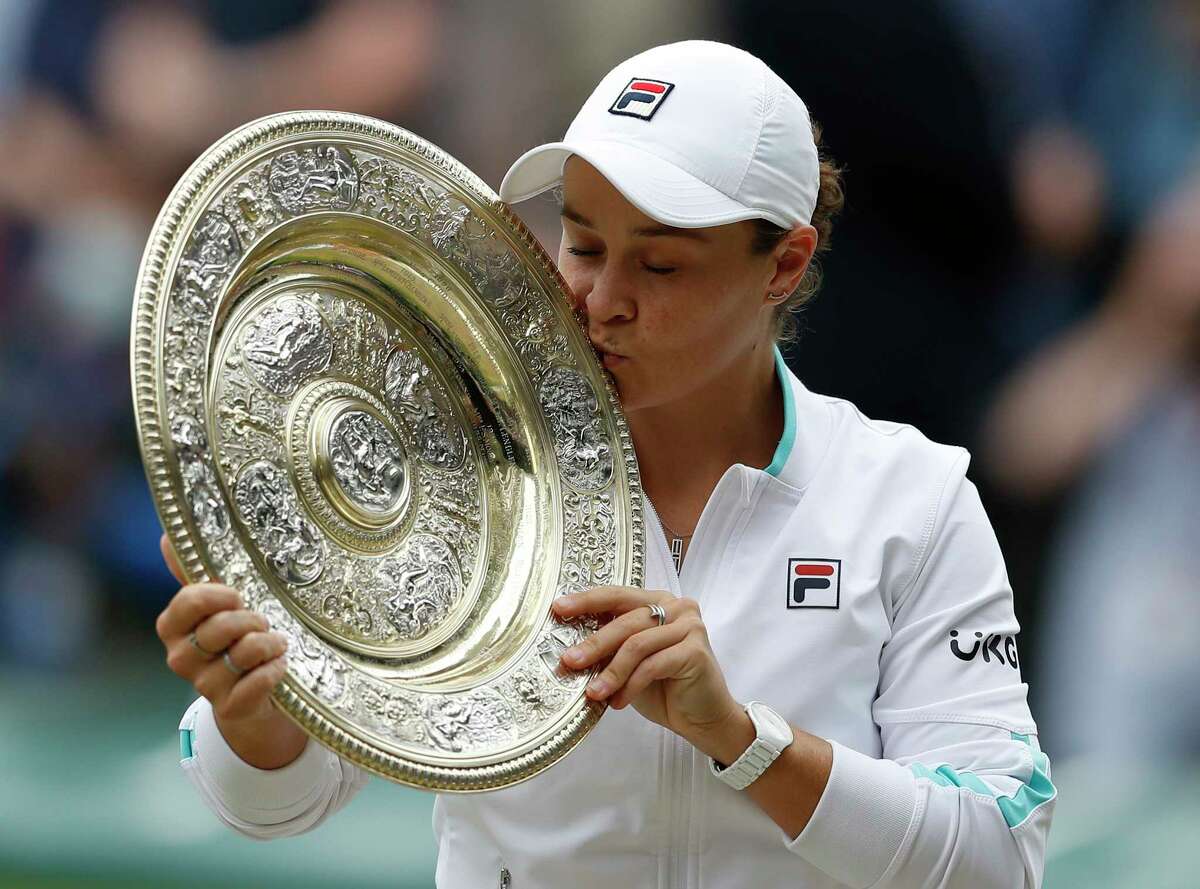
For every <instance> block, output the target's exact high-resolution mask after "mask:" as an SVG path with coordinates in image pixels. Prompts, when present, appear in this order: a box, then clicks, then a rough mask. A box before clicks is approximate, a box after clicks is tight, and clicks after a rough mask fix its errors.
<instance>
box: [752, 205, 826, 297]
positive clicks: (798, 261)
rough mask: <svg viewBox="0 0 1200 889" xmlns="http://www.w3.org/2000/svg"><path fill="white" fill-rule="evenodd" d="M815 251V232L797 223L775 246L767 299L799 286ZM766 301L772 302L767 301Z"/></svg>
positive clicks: (813, 229)
mask: <svg viewBox="0 0 1200 889" xmlns="http://www.w3.org/2000/svg"><path fill="white" fill-rule="evenodd" d="M816 251H817V230H816V229H815V228H814V227H813V226H811V225H807V224H806V223H803V222H797V223H796V224H795V225H794V226H793V227H792V230H791V231H790V232H788V233H787V234H786V235H785V236H784V237H783V239H782V240H781V241H780V242H779V243H778V244H776V245H775V250H774V251H773V254H772V256H773V259H774V260H775V273H774V274H773V275H772V276H771V280H770V281H769V282H767V292H766V293H764V294H763V297H764V299H767V298H768V297H769V295H770V294H772V293H775V294H780V295H781V296H782V295H786V294H789V293H791V292H792V291H793V290H795V289H796V288H797V287H799V286H800V280H801V279H802V278H803V277H804V272H805V271H806V270H807V269H808V264H809V263H810V262H812V258H813V254H814V253H816ZM768 301H769V302H770V301H772V300H769V299H768Z"/></svg>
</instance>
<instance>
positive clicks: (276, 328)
mask: <svg viewBox="0 0 1200 889" xmlns="http://www.w3.org/2000/svg"><path fill="white" fill-rule="evenodd" d="M242 354H243V355H244V356H245V359H246V372H247V373H249V374H250V377H251V379H253V380H254V381H255V382H256V383H258V384H259V385H260V386H262V387H263V388H264V389H266V390H267V391H268V392H273V393H274V394H276V395H284V396H286V395H291V394H292V393H293V392H295V391H296V388H297V387H298V386H299V385H300V384H301V383H303V382H305V381H306V380H308V379H310V378H312V377H313V376H314V375H315V374H317V373H319V372H320V371H322V370H324V369H325V367H326V366H327V365H328V364H329V359H330V357H331V356H332V355H333V337H332V336H331V335H330V332H329V327H328V326H327V325H326V324H325V320H324V319H323V318H322V317H321V313H320V312H318V311H317V310H316V309H315V308H313V307H312V306H311V305H309V304H308V303H307V302H305V301H304V300H302V299H298V298H297V297H295V296H285V297H283V298H282V299H279V300H278V301H276V302H273V303H272V304H271V305H270V306H268V307H267V308H266V309H264V310H263V312H262V313H261V314H260V315H259V316H258V317H257V318H255V319H254V320H253V321H252V322H251V323H250V324H249V325H248V326H247V328H246V334H245V338H244V340H243V341H242Z"/></svg>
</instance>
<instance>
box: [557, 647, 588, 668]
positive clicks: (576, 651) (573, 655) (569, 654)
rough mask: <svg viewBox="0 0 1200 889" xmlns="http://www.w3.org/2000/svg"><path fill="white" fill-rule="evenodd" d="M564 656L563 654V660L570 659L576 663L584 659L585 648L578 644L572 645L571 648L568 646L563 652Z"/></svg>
mask: <svg viewBox="0 0 1200 889" xmlns="http://www.w3.org/2000/svg"><path fill="white" fill-rule="evenodd" d="M562 656H563V660H566V661H570V662H571V663H573V664H574V663H577V662H578V661H580V660H582V659H583V650H582V649H580V648H578V647H577V646H574V645H572V646H571V647H570V648H568V649H567V650H566V651H564V652H563V653H562Z"/></svg>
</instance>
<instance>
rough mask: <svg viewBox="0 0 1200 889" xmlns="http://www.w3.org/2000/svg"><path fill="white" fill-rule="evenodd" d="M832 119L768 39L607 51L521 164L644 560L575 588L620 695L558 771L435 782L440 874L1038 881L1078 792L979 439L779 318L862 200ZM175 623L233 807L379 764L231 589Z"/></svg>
mask: <svg viewBox="0 0 1200 889" xmlns="http://www.w3.org/2000/svg"><path fill="white" fill-rule="evenodd" d="M817 138H818V137H816V136H815V135H814V127H813V126H812V124H811V122H810V120H809V115H808V112H807V109H806V108H805V106H804V104H803V102H802V101H801V100H800V98H799V97H798V96H797V95H796V94H795V93H794V92H793V91H792V90H791V89H790V88H789V87H788V86H787V84H785V83H784V82H783V81H782V80H781V79H780V78H779V77H777V76H776V75H775V74H774V73H773V72H772V71H771V70H770V69H769V68H768V67H767V66H766V65H764V64H763V63H762V62H761V61H760V60H758V59H757V58H755V57H753V56H751V55H749V54H747V53H745V52H743V51H741V50H738V49H735V48H733V47H730V46H726V45H724V44H720V43H713V42H708V41H686V42H682V43H675V44H670V45H666V46H659V47H656V48H654V49H651V50H648V51H646V52H644V53H641V54H639V55H637V56H634V57H633V58H631V59H629V60H627V61H625V62H622V63H621V64H620V65H618V66H617V67H616V68H614V69H613V70H612V71H611V72H610V73H609V74H608V75H607V76H605V77H604V79H603V80H602V81H601V82H600V84H599V85H598V86H597V87H596V89H595V91H594V92H593V93H592V95H591V97H590V98H588V99H587V101H586V102H585V103H584V105H583V107H582V109H581V110H580V111H579V113H578V115H577V116H576V118H575V120H574V122H573V123H572V124H571V126H570V128H569V129H568V131H567V134H566V136H565V138H564V139H563V140H562V141H561V142H555V143H551V144H548V145H542V146H539V147H537V148H534V149H533V150H531V151H529V152H527V153H526V154H525V155H523V156H522V157H521V158H519V159H518V160H517V161H516V163H515V164H514V165H513V167H512V168H511V169H510V170H509V172H508V174H507V175H506V176H505V178H504V181H503V183H502V184H501V187H500V195H501V198H502V199H504V200H506V201H510V202H514V201H519V200H524V199H526V198H529V197H532V196H534V195H537V194H540V193H542V192H545V191H547V190H550V189H555V190H556V193H557V194H560V195H561V213H562V226H563V236H562V245H561V248H560V252H559V265H560V267H561V270H562V273H563V275H564V276H565V278H566V280H567V282H568V284H569V285H570V288H571V290H572V292H573V294H574V298H575V299H576V300H577V301H578V303H579V305H580V306H581V307H582V309H583V310H584V311H585V313H586V318H587V323H588V331H589V334H590V336H591V339H592V342H593V343H594V344H595V346H596V348H597V350H598V351H599V352H600V354H601V355H602V357H603V362H604V366H605V367H606V368H607V369H608V370H609V371H610V372H611V374H612V376H613V378H614V380H615V382H616V386H617V389H618V392H619V395H620V399H621V403H622V405H623V408H624V411H625V414H626V417H627V418H628V422H629V428H630V431H631V433H632V437H633V441H634V444H635V447H636V450H637V457H638V463H639V466H640V470H641V477H642V482H643V484H644V487H645V491H646V494H647V495H648V498H649V500H650V509H649V513H650V521H649V522H648V526H649V531H648V536H649V539H648V547H647V550H648V556H647V565H646V588H645V589H640V588H637V589H635V588H623V587H608V588H598V589H590V590H585V591H581V592H579V593H576V594H574V595H569V596H562V597H560V598H559V599H557V600H556V601H555V603H554V606H553V607H554V609H555V611H556V612H557V613H558V614H559V615H560V616H562V617H564V618H566V617H574V616H578V615H581V614H585V613H594V614H607V615H614V617H613V619H611V620H610V621H609V622H607V623H605V624H604V625H603V626H602V627H601V628H600V629H599V630H598V631H597V632H595V633H594V634H593V635H591V636H589V637H588V638H587V639H586V640H585V641H584V642H583V643H582V644H580V645H578V646H577V647H576V648H573V649H568V650H567V651H565V652H564V653H563V656H562V659H563V662H564V666H566V667H567V668H571V669H585V668H589V667H591V666H593V665H599V664H604V665H605V666H604V667H603V670H602V672H600V673H599V674H598V676H597V677H596V679H595V680H594V681H593V682H592V683H591V685H589V686H588V689H587V694H588V695H589V696H590V697H592V698H594V699H596V700H605V701H607V702H608V703H609V704H610V705H611V709H610V711H609V712H608V713H607V714H606V715H605V717H604V718H603V719H601V720H600V722H599V724H598V725H597V726H596V728H595V729H594V730H593V731H592V732H591V734H589V736H588V737H587V738H586V739H585V740H584V741H583V742H582V743H581V744H580V746H579V747H578V748H577V749H576V750H575V751H574V752H573V753H572V754H571V755H570V756H568V757H567V758H566V759H564V760H563V761H562V762H561V763H559V764H558V765H556V766H554V767H553V768H551V769H548V770H546V771H545V772H543V773H541V774H540V775H538V776H536V777H535V778H533V779H531V780H529V781H526V782H524V783H522V784H519V785H517V786H515V787H511V788H507V789H504V790H498V791H493V792H489V793H483V794H471V795H453V794H441V795H439V796H438V797H437V799H436V803H435V808H434V830H435V833H436V836H437V843H438V850H439V855H438V867H437V884H438V886H439V887H442V889H485V887H494V886H502V887H510V889H526V887H541V889H551V887H553V889H562V887H567V886H570V887H573V889H590V887H612V886H623V887H672V889H673V887H700V886H703V887H707V889H734V887H746V886H764V887H766V886H770V887H775V886H801V887H808V889H817V887H820V889H827V887H829V889H832V887H837V886H854V887H868V886H870V887H878V889H885V887H886V889H917V887H927V886H942V887H950V886H962V887H974V889H987V887H1013V889H1016V887H1025V889H1033V887H1037V886H1039V885H1040V884H1041V879H1042V869H1043V856H1044V850H1045V843H1046V835H1047V832H1048V830H1049V825H1050V820H1051V813H1052V810H1053V806H1054V800H1055V796H1056V791H1055V789H1054V786H1053V784H1052V783H1051V780H1050V769H1049V763H1048V761H1047V759H1046V756H1045V755H1044V754H1043V753H1042V752H1041V750H1040V748H1039V745H1038V741H1037V727H1036V725H1035V724H1034V721H1033V719H1032V717H1031V715H1030V712H1029V709H1028V706H1027V704H1026V691H1027V687H1026V685H1025V684H1024V683H1022V681H1021V675H1020V667H1019V662H1018V656H1017V646H1016V636H1017V633H1018V626H1017V622H1016V619H1015V617H1014V613H1013V602H1012V591H1011V588H1010V586H1009V583H1008V578H1007V575H1006V572H1005V567H1004V562H1003V558H1002V556H1001V553H1000V551H999V547H998V545H997V542H996V538H995V535H994V533H993V531H992V528H991V525H990V523H989V521H988V519H987V517H986V515H985V513H984V510H983V507H982V505H981V503H980V499H979V495H978V493H977V491H976V488H975V486H974V485H973V484H972V483H971V482H970V481H969V480H968V479H967V478H966V469H967V463H968V461H969V455H968V453H967V452H966V451H965V450H963V449H962V448H958V447H950V446H945V445H940V444H935V443H933V442H931V441H929V440H928V439H927V438H925V437H924V436H923V435H922V434H921V433H920V432H919V431H917V430H916V429H914V428H912V427H911V426H906V425H902V424H898V423H893V422H883V421H875V420H871V419H868V418H866V417H864V416H863V415H862V414H861V413H860V412H859V411H858V410H857V409H856V408H855V407H854V405H852V404H850V403H848V402H846V401H844V400H841V399H837V398H832V397H827V396H822V395H817V394H814V393H812V392H810V391H809V390H808V389H807V388H806V387H805V386H804V385H803V384H802V383H801V382H800V380H798V379H797V378H796V377H795V376H794V375H793V374H792V373H791V372H790V371H789V370H788V368H787V366H786V365H785V364H784V362H783V360H782V357H781V355H780V351H779V349H778V346H777V342H779V341H780V338H781V336H783V335H785V334H786V333H787V329H788V323H789V318H790V313H791V312H792V311H793V310H794V309H795V308H797V307H798V306H800V305H802V304H803V303H804V302H805V301H806V300H807V299H809V298H810V297H811V296H812V294H813V292H814V291H815V290H816V287H817V283H818V271H817V266H816V264H815V262H814V257H815V256H816V254H817V253H818V252H819V251H820V250H822V249H825V248H826V247H828V243H829V232H830V225H831V218H832V216H833V215H834V213H835V212H836V211H837V210H838V209H839V207H840V205H841V202H842V195H841V185H840V182H839V176H838V171H837V170H836V168H835V167H834V166H833V165H832V164H831V163H829V162H828V161H823V160H822V159H821V158H820V157H819V153H818V147H817ZM880 150H881V151H886V150H887V146H880ZM559 189H561V191H559ZM847 310H848V311H850V310H851V307H847ZM862 323H864V324H870V323H872V321H871V319H870V318H863V319H862ZM163 546H164V555H165V556H166V557H167V558H168V561H169V562H170V563H171V564H172V567H173V570H174V571H175V574H176V576H177V577H179V579H180V582H181V583H183V577H182V574H181V573H180V571H179V567H178V564H177V563H175V562H174V560H173V559H172V558H171V554H170V552H169V548H168V547H167V545H166V542H165V538H164V544H163ZM158 632H159V634H160V636H161V637H162V639H163V642H164V644H165V645H166V648H167V652H168V654H167V661H168V664H169V665H170V667H171V669H173V670H174V671H175V672H177V673H178V674H179V675H181V676H183V677H185V678H186V679H188V680H190V681H191V682H192V683H193V684H194V685H195V687H196V690H197V691H198V692H199V694H200V697H199V698H198V699H197V700H196V702H195V703H194V704H193V705H192V707H191V708H189V710H188V711H187V713H186V714H185V716H184V718H183V721H182V723H181V725H180V728H181V730H182V731H183V733H184V739H185V744H184V748H185V757H184V760H183V765H184V768H185V770H186V771H187V774H188V775H189V776H190V777H191V779H192V780H193V781H194V783H195V785H196V786H197V788H198V789H199V791H200V793H201V794H202V796H203V798H204V800H205V802H206V803H207V804H208V805H209V806H210V807H211V808H212V809H213V811H214V812H215V813H216V814H217V815H218V816H219V817H220V818H221V819H223V820H224V821H225V822H226V823H227V824H229V825H230V826H232V827H233V828H234V829H236V830H238V831H241V832H243V833H245V834H248V835H250V836H253V837H258V838H271V837H281V836H288V835H294V834H298V833H302V832H303V831H306V830H309V829H311V828H313V827H315V826H316V825H318V824H319V823H321V822H322V821H323V820H324V819H325V818H327V817H329V816H330V815H331V814H333V813H334V812H335V811H337V810H338V809H339V808H341V807H342V806H343V805H344V804H345V803H346V802H347V801H348V800H349V799H350V797H351V796H353V794H354V793H355V791H357V790H358V788H359V787H361V786H362V784H363V783H364V782H365V781H366V780H367V775H366V773H364V772H362V771H361V770H359V769H358V768H357V767H355V766H354V765H352V764H350V763H348V762H346V761H344V760H342V759H340V758H339V757H338V756H337V755H336V754H334V753H332V752H331V751H329V750H327V749H326V748H325V747H323V746H322V745H320V744H317V743H315V742H310V741H308V740H307V738H306V736H305V735H304V734H302V733H301V732H300V731H299V729H297V728H296V727H295V726H294V725H293V724H292V723H291V722H290V721H289V720H288V719H286V718H285V717H284V716H282V715H281V714H280V713H278V712H277V711H276V710H274V709H273V707H272V706H271V705H270V701H269V694H270V692H271V690H272V688H273V687H274V686H275V685H276V683H277V682H278V681H279V680H280V678H281V677H282V676H283V674H284V669H285V667H284V664H285V657H286V655H285V653H284V644H283V640H282V637H280V636H278V635H275V634H273V633H271V632H269V630H268V628H267V627H266V624H265V621H264V619H263V618H261V617H260V616H258V615H256V614H254V613H252V612H250V611H247V610H245V609H243V608H242V607H241V602H240V598H239V596H238V593H237V592H236V591H234V590H231V589H228V588H226V587H221V586H218V585H212V584H197V585H191V586H184V587H183V588H182V589H181V590H180V592H179V593H178V594H177V595H176V596H175V597H174V599H173V600H172V601H171V603H170V604H169V606H168V607H167V608H166V610H165V611H164V612H163V614H162V615H161V617H160V618H159V621H158Z"/></svg>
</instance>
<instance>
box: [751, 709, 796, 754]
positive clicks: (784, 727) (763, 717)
mask: <svg viewBox="0 0 1200 889" xmlns="http://www.w3.org/2000/svg"><path fill="white" fill-rule="evenodd" d="M746 712H747V713H748V714H749V715H750V719H751V720H752V721H753V722H754V727H755V729H757V731H758V737H759V738H760V739H762V740H764V741H767V742H769V743H771V744H773V745H775V746H776V747H779V748H783V747H786V746H787V745H788V744H790V743H791V742H792V740H793V739H794V737H795V733H794V732H793V731H792V727H791V725H789V724H788V721H787V720H786V719H784V718H783V717H782V716H780V715H779V714H778V713H776V712H775V711H774V710H772V709H771V708H770V707H768V706H767V705H766V704H763V703H761V702H759V701H751V702H750V703H749V704H747V705H746Z"/></svg>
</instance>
